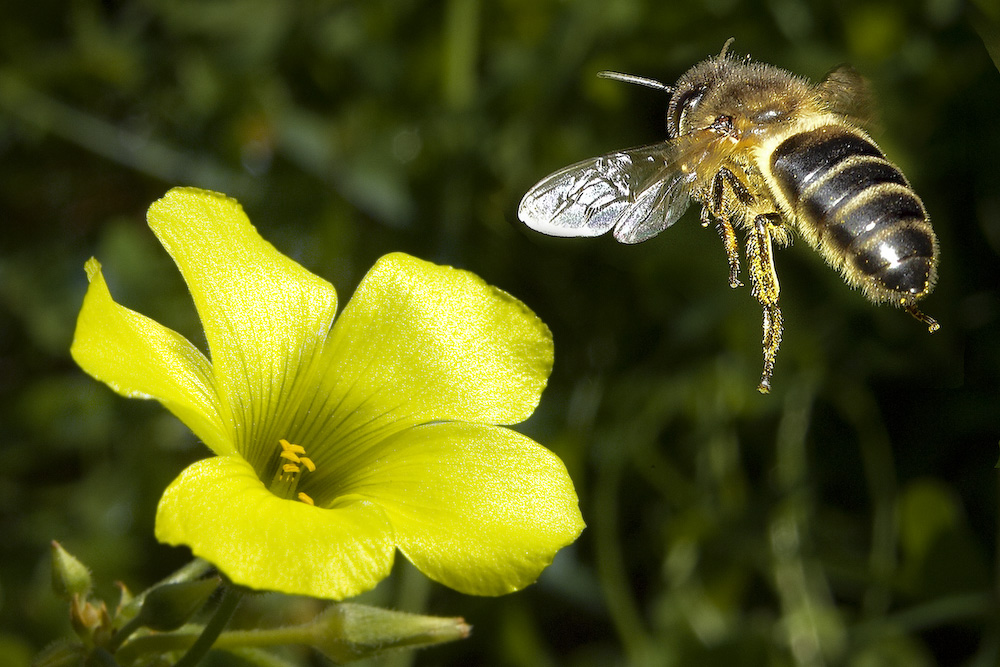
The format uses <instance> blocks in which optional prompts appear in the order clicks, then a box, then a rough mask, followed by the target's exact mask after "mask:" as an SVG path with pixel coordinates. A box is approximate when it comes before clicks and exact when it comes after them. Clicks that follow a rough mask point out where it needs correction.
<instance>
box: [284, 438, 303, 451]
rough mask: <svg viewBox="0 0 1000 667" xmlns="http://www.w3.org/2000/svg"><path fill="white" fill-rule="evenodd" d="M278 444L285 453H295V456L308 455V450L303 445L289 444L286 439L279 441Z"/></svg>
mask: <svg viewBox="0 0 1000 667" xmlns="http://www.w3.org/2000/svg"><path fill="white" fill-rule="evenodd" d="M278 444H279V445H281V449H282V451H284V452H294V453H295V454H305V453H306V448H305V447H303V446H302V445H293V444H292V443H290V442H288V441H287V440H285V439H284V438H282V439H281V440H279V441H278Z"/></svg>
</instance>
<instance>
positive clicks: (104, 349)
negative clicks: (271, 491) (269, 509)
mask: <svg viewBox="0 0 1000 667" xmlns="http://www.w3.org/2000/svg"><path fill="white" fill-rule="evenodd" d="M87 276H88V278H89V279H90V287H89V288H88V289H87V295H86V296H85V297H84V299H83V306H82V307H81V309H80V315H79V317H78V318H77V321H76V332H75V333H74V335H73V345H72V346H71V347H70V354H72V355H73V359H75V360H76V363H78V364H79V365H80V367H81V368H82V369H83V370H84V371H86V372H87V373H89V374H90V375H92V376H93V377H95V378H97V379H98V380H100V381H102V382H104V383H105V384H107V385H108V386H109V387H111V388H112V389H114V390H115V391H116V392H118V393H119V394H122V395H123V396H128V397H129V398H155V399H156V400H158V401H159V402H160V403H162V404H163V405H164V406H166V408H167V409H168V410H170V412H172V413H174V414H175V415H176V416H177V417H178V418H179V419H180V420H181V421H182V422H184V424H186V425H187V427H188V428H190V429H191V430H192V431H194V433H195V435H197V436H198V437H199V438H201V439H202V440H203V441H204V442H205V444H206V445H208V447H209V448H210V449H212V451H214V452H215V453H217V454H226V453H230V452H233V451H234V444H233V441H232V438H231V437H230V436H229V435H228V434H227V433H226V431H225V430H224V428H223V426H222V420H221V418H220V415H219V404H218V398H217V397H216V394H215V387H214V382H213V378H212V367H211V365H210V364H209V363H208V360H207V359H206V358H205V355H203V354H202V353H201V352H199V351H198V349H197V348H196V347H195V346H194V345H192V344H191V343H190V342H188V340H187V339H186V338H184V337H183V336H181V335H180V334H178V333H177V332H175V331H172V330H170V329H168V328H166V327H164V326H163V325H161V324H159V323H157V322H155V321H153V320H151V319H149V318H148V317H146V316H145V315H140V314H139V313H137V312H135V311H133V310H129V309H128V308H125V307H124V306H120V305H119V304H117V303H115V301H114V299H112V298H111V293H110V292H109V291H108V285H107V283H106V282H105V281H104V275H103V274H102V273H101V265H100V263H98V261H97V260H95V259H91V260H90V261H88V262H87Z"/></svg>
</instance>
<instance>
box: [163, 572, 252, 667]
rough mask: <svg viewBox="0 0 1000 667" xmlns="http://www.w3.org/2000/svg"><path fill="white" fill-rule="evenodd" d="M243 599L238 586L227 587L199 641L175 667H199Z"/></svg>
mask: <svg viewBox="0 0 1000 667" xmlns="http://www.w3.org/2000/svg"><path fill="white" fill-rule="evenodd" d="M242 597H243V591H242V590H240V589H239V588H237V587H236V586H232V585H230V586H227V587H226V592H225V593H223V595H222V600H221V601H220V602H219V606H218V608H217V609H216V610H215V614H214V615H213V616H212V619H211V620H210V621H209V622H208V625H206V626H205V629H204V630H203V631H202V633H201V635H200V636H199V637H198V639H196V640H195V642H194V644H192V645H191V648H189V649H188V650H187V653H185V654H184V655H183V656H182V657H181V659H180V660H178V661H177V662H176V663H175V664H174V667H194V666H195V665H197V664H198V663H199V662H200V661H201V659H202V658H203V657H205V654H206V653H208V650H209V649H210V648H212V645H213V644H215V641H216V640H217V639H218V638H219V635H220V634H222V631H223V629H225V627H226V624H227V623H229V619H230V618H232V616H233V612H235V611H236V607H238V606H239V604H240V600H241V599H242Z"/></svg>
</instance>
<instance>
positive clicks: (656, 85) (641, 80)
mask: <svg viewBox="0 0 1000 667" xmlns="http://www.w3.org/2000/svg"><path fill="white" fill-rule="evenodd" d="M597 76H599V77H601V78H602V79H614V80H615V81H624V82H625V83H634V84H636V85H639V86H646V87H647V88H652V89H654V90H662V91H663V92H665V93H672V92H674V87H673V86H668V85H667V84H665V83H661V82H660V81H657V80H656V79H647V78H646V77H644V76H636V75H635V74H622V73H621V72H609V71H607V70H605V71H603V72H598V73H597Z"/></svg>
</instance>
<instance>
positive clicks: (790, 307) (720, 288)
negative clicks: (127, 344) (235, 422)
mask: <svg viewBox="0 0 1000 667" xmlns="http://www.w3.org/2000/svg"><path fill="white" fill-rule="evenodd" d="M984 2H985V0H984ZM997 18H998V17H997V16H996V15H991V14H990V6H988V5H986V4H983V5H982V7H981V8H980V9H978V10H977V9H976V6H975V4H972V5H969V6H968V7H966V6H965V3H962V2H960V1H959V0H922V1H921V2H909V1H904V0H900V1H899V2H888V1H876V2H871V1H868V0H865V1H861V0H848V1H845V2H837V3H805V2H801V1H799V0H747V1H740V0H691V1H689V2H683V3H679V2H662V1H654V0H581V1H576V2H568V1H567V2H546V1H540V0H496V1H494V2H481V1H479V0H446V1H445V2H417V1H416V0H366V1H363V2H362V1H343V2H323V1H321V0H312V1H309V2H288V1H286V0H210V1H207V2H204V1H201V0H197V1H196V0H181V1H176V0H140V1H137V2H128V1H126V0H117V1H116V0H105V1H104V2H98V1H97V0H77V1H74V2H47V1H45V0H41V1H39V2H20V3H9V4H8V5H7V6H5V8H4V10H3V16H2V20H0V424H2V427H3V428H2V432H3V444H2V447H0V663H2V664H4V665H11V666H12V667H17V666H19V665H23V664H26V661H27V656H30V655H31V654H33V653H34V652H35V651H37V650H38V649H39V648H41V647H43V646H44V645H45V644H47V643H48V642H49V641H51V640H53V639H55V638H56V637H58V636H61V635H64V634H65V633H66V632H68V621H67V619H66V610H65V607H64V606H63V605H62V603H60V602H59V601H58V600H57V599H56V598H55V596H54V595H53V594H52V592H51V590H50V588H49V582H48V551H47V549H48V543H49V541H50V540H52V539H57V540H59V541H60V542H61V543H63V544H64V545H65V546H66V547H67V548H68V549H69V550H70V551H71V552H73V553H75V554H76V555H77V556H79V557H80V558H82V559H83V560H84V561H86V562H87V563H88V564H89V565H90V566H91V567H92V568H93V569H94V573H95V576H96V578H97V579H98V580H99V581H101V582H103V583H102V588H101V590H100V592H101V593H102V594H104V595H106V596H107V597H108V598H109V600H113V599H114V589H113V588H112V586H111V582H112V581H114V580H121V581H123V582H125V583H126V584H127V585H128V586H129V587H131V588H133V589H135V590H141V589H142V588H144V587H145V586H147V585H149V584H151V583H152V582H153V581H155V580H157V579H159V578H160V577H162V576H165V575H166V574H168V573H169V572H171V571H172V570H173V569H175V568H176V567H178V566H180V565H181V564H183V563H184V562H185V560H186V557H187V556H186V554H185V553H184V552H183V550H181V549H170V548H167V547H164V546H161V545H159V544H157V543H156V542H155V540H154V539H153V536H152V525H153V512H154V509H155V505H156V502H157V500H158V498H159V494H160V492H161V491H162V490H163V488H165V486H166V485H167V483H169V481H170V480H171V479H172V478H173V477H174V476H175V475H176V474H177V473H178V472H180V471H181V470H182V469H183V468H184V467H185V466H186V465H187V464H188V463H190V462H192V461H194V460H196V459H197V458H200V457H202V456H204V455H205V453H206V450H205V449H204V448H203V447H202V446H201V445H200V444H199V443H198V442H196V441H195V439H194V437H193V436H192V435H191V434H190V433H189V432H187V431H186V429H185V428H184V427H183V426H181V425H180V424H179V423H178V422H177V421H176V420H175V419H174V418H173V417H171V416H170V415H169V414H168V413H167V412H166V411H165V410H164V409H162V408H161V407H160V406H158V405H156V404H148V403H144V402H140V401H128V400H125V399H122V398H119V397H117V396H115V395H113V394H112V393H111V392H110V391H109V390H108V389H107V388H106V387H104V386H103V385H101V384H100V383H98V382H96V381H94V380H92V379H91V378H89V377H87V376H85V375H84V374H83V373H82V372H81V371H80V370H79V369H78V368H77V367H76V366H75V365H74V364H73V362H72V360H71V359H70V357H69V354H68V347H69V342H70V338H71V335H72V331H73V326H74V321H75V316H76V311H77V309H78V307H79V304H80V301H81V299H82V296H83V292H84V289H85V278H84V272H83V263H84V261H85V260H86V259H87V258H88V257H90V256H92V255H96V256H97V257H98V258H99V259H100V260H101V261H102V263H103V264H104V267H105V274H106V275H107V277H108V280H109V282H110V284H111V288H112V292H113V293H114V294H115V296H116V298H117V299H118V300H119V301H121V302H122V303H124V304H126V305H128V306H130V307H132V308H135V309H136V310H139V311H140V312H143V313H146V314H148V315H150V316H153V317H155V318H156V319H158V320H159V321H161V322H164V323H165V324H167V325H169V326H171V327H173V328H175V329H177V330H179V331H181V332H182V333H184V334H185V335H187V336H189V337H191V338H192V339H193V340H199V341H200V340H201V339H200V338H199V336H200V333H199V332H200V327H199V325H198V322H197V319H196V317H195V314H194V309H193V307H192V305H191V303H190V300H189V298H188V295H187V293H186V290H185V287H184V285H183V283H182V281H181V280H180V277H179V276H178V274H177V272H176V270H175V269H174V267H173V265H172V264H171V262H170V260H169V258H168V257H167V255H166V254H165V253H164V252H163V251H162V249H161V248H160V247H159V245H158V244H157V242H156V240H155V239H154V237H153V235H152V233H151V232H150V231H149V230H148V228H147V227H146V226H145V222H144V214H145V210H146V208H147V207H148V206H149V204H150V203H151V202H152V201H153V200H155V199H156V198H158V197H160V196H161V195H162V194H163V193H164V192H165V191H166V190H167V189H169V188H170V187H172V186H174V185H182V184H187V185H197V186H201V187H205V188H212V189H216V190H221V191H224V192H226V193H228V194H230V195H232V196H235V197H237V198H239V199H240V200H241V201H242V203H243V204H244V207H245V208H246V210H247V212H248V213H249V215H250V218H251V220H253V221H254V223H255V224H256V225H257V227H258V229H259V230H260V231H261V233H262V234H263V236H264V237H265V238H267V239H269V240H270V241H272V242H273V243H274V244H275V245H276V246H277V247H278V248H279V249H281V250H282V251H283V252H285V253H287V254H289V255H291V256H292V257H294V258H295V259H296V260H298V261H299V262H301V263H302V264H304V265H305V266H306V267H308V268H309V269H311V270H312V271H314V272H315V273H317V274H319V275H321V276H324V277H325V278H327V279H329V280H330V281H331V282H332V283H333V284H334V285H336V286H337V288H338V290H339V292H340V294H341V295H342V302H346V300H347V296H348V295H349V294H350V293H351V292H352V291H353V289H354V286H355V285H356V284H357V282H358V281H359V280H360V278H361V276H362V275H363V274H364V272H365V271H366V270H367V268H368V267H369V266H370V265H371V264H372V263H373V262H374V260H375V259H376V258H378V257H379V256H381V255H382V254H384V253H386V252H390V251H396V250H401V251H405V252H408V253H411V254H414V255H417V256H419V257H422V258H424V259H428V260H432V261H435V262H439V263H446V264H452V265H455V266H459V267H462V268H465V269H469V270H471V271H474V272H476V273H478V274H479V275H481V276H482V277H484V278H485V279H486V280H487V281H489V282H490V283H492V284H495V285H497V286H499V287H501V288H503V289H505V290H507V291H509V292H511V293H512V294H514V295H515V296H517V297H518V298H520V299H521V300H523V301H525V302H526V303H527V304H528V305H529V306H530V307H531V308H532V309H533V310H535V312H537V313H538V314H539V316H540V317H541V318H542V319H543V320H544V321H545V322H547V323H548V324H549V326H550V327H551V328H552V331H553V334H554V336H555V341H556V365H555V371H554V373H553V376H552V379H551V382H550V386H549V388H548V389H547V391H546V393H545V395H544V396H543V399H542V403H541V406H540V408H539V410H538V411H537V413H536V414H535V416H534V417H532V419H531V420H530V421H529V422H527V423H526V424H524V425H522V426H521V427H520V428H521V430H523V431H524V432H526V433H528V434H529V435H531V436H532V437H534V438H536V439H537V440H539V441H540V442H542V443H543V444H545V445H546V446H548V447H549V448H551V449H553V450H554V451H556V452H557V453H558V454H559V455H560V456H561V457H562V458H563V459H564V460H565V461H566V463H567V466H568V467H569V470H570V473H571V475H572V476H573V478H574V480H575V483H576V485H577V489H578V492H579V494H580V499H581V506H582V510H583V514H584V518H585V519H586V521H587V523H588V528H587V530H586V531H585V532H584V533H583V535H582V536H581V538H580V539H579V541H578V542H577V543H576V544H575V545H573V546H572V547H570V548H568V549H566V550H564V551H563V552H562V553H560V554H559V556H558V557H557V559H556V561H555V562H554V564H553V565H552V567H551V568H550V569H549V570H547V571H546V573H545V574H544V575H543V576H542V578H541V580H540V581H539V582H538V584H536V585H534V586H532V587H530V588H529V589H527V590H525V591H523V592H521V593H517V594H514V595H510V596H507V597H504V598H498V599H486V598H473V597H467V596H462V595H459V594H457V593H454V592H452V591H450V590H448V589H445V588H443V587H441V586H437V585H435V584H430V583H428V582H427V581H425V580H424V579H422V577H420V575H417V574H415V573H414V571H413V570H412V569H411V568H410V567H409V566H408V565H407V564H405V563H403V562H400V563H398V565H397V568H396V571H395V573H394V575H393V577H392V578H391V579H389V580H387V581H385V582H384V583H383V584H381V585H380V586H379V587H378V588H377V589H376V590H375V591H374V592H372V593H371V594H368V595H366V596H364V597H363V598H362V599H363V600H364V601H366V602H370V603H374V604H382V605H387V606H393V607H395V608H402V609H409V610H423V611H426V612H428V613H433V614H439V615H449V616H450V615H461V616H464V617H465V618H466V619H467V620H468V621H469V622H470V623H472V624H473V626H474V631H473V635H472V637H471V638H470V639H468V640H466V641H464V642H460V643H457V644H453V645H449V646H445V647H439V648H435V649H431V650H428V651H425V652H423V653H419V654H416V655H412V656H410V655H404V656H395V657H392V658H389V659H387V660H383V661H381V662H379V663H378V664H386V665H389V664H391V665H405V664H408V663H410V662H413V663H414V664H418V665H515V666H516V665H525V666H528V665H611V664H618V665H733V664H740V665H857V666H867V665H917V666H919V665H934V664H941V665H982V666H984V667H985V666H987V665H989V666H992V665H996V664H998V663H1000V657H998V656H1000V598H998V591H1000V584H998V565H997V564H998V559H997V547H996V542H997V507H998V500H997V498H998V494H997V472H996V470H995V469H994V465H995V463H996V461H997V455H998V448H997V445H998V437H1000V425H998V413H1000V410H998V398H1000V289H998V288H1000V264H998V261H997V260H998V258H997V255H998V252H1000V178H998V177H1000V168H998V166H997V160H998V155H1000V125H998V123H997V109H998V108H1000V74H998V71H997V68H996V66H995V65H994V63H993V61H991V59H990V56H989V52H990V49H994V53H998V52H1000V49H998V48H997V45H998V44H1000V42H997V41H996V37H997V35H998V34H1000V32H998V30H997V29H996V26H997V25H998V24H997V23H996V19H997ZM729 37H735V38H736V41H735V43H734V45H733V47H732V48H733V50H734V51H736V52H737V53H750V54H752V55H753V57H754V58H756V59H759V60H763V61H766V62H770V63H773V64H776V65H779V66H781V67H785V68H787V69H790V70H793V71H794V72H796V73H798V74H801V75H803V76H807V77H809V78H811V79H814V80H816V79H819V78H820V77H822V76H823V74H824V73H825V72H826V71H827V70H828V69H830V68H831V67H833V66H835V65H837V64H839V63H842V62H851V63H852V64H854V65H855V67H857V68H858V69H859V70H860V71H861V72H862V73H863V74H864V75H865V76H867V77H868V78H869V79H870V80H871V82H872V84H873V87H874V90H875V91H876V94H877V97H878V99H879V102H880V110H881V123H880V125H879V127H878V128H877V129H876V131H875V133H874V135H875V137H876V139H877V140H878V141H879V143H880V145H881V146H882V148H883V150H884V151H885V152H886V153H887V154H888V155H889V157H890V158H891V159H892V160H894V161H895V162H896V163H897V164H898V165H899V166H900V167H901V168H902V170H903V171H904V173H906V174H907V176H908V177H909V179H910V180H911V182H912V183H913V185H914V187H915V189H916V190H917V192H918V193H919V194H920V195H921V196H922V198H923V200H924V203H925V205H926V207H927V209H928V211H929V212H930V214H931V217H932V219H933V221H934V225H935V228H936V230H937V233H938V236H939V238H940V241H941V253H942V261H941V271H940V282H939V284H938V287H937V290H936V291H935V293H934V294H933V295H932V296H931V297H930V298H928V299H927V300H926V301H925V302H924V304H923V305H924V309H925V311H926V312H927V313H928V314H930V315H933V316H934V317H935V318H937V319H938V320H939V321H940V323H941V325H942V328H941V331H940V332H938V333H936V334H934V335H933V336H931V335H928V334H927V332H926V330H925V328H924V327H922V326H921V325H920V324H918V323H917V322H915V321H913V320H912V319H911V318H910V317H908V316H907V315H905V314H904V313H901V312H899V311H897V310H894V309H892V308H884V307H882V308H879V307H874V306H872V305H870V304H869V303H868V302H866V301H865V300H864V298H863V297H862V296H861V295H860V294H859V293H858V292H855V291H852V290H850V289H849V288H848V287H846V286H845V284H844V283H843V281H842V279H841V278H840V277H839V276H838V275H837V274H836V273H835V272H834V271H832V270H830V269H829V268H828V267H827V266H825V265H824V263H823V262H822V260H821V259H820V258H819V257H818V255H816V253H814V252H813V251H811V250H810V249H809V248H808V247H807V246H806V245H805V244H804V243H801V242H799V243H797V244H795V245H793V246H792V247H791V248H789V249H786V250H782V251H779V252H778V253H777V259H776V261H777V265H778V274H779V277H780V279H781V285H782V305H783V311H784V314H785V324H786V333H785V340H784V343H783V345H782V350H781V353H780V354H779V357H778V363H777V369H776V373H775V380H774V386H773V392H772V394H771V395H769V396H761V395H759V394H758V393H757V392H756V390H755V388H756V384H757V380H758V377H759V369H760V308H759V306H758V304H757V303H756V302H755V301H754V299H753V298H752V297H751V296H750V294H749V290H748V289H747V288H742V289H739V290H731V289H730V288H729V287H728V286H727V282H726V280H727V268H726V259H725V253H724V252H723V250H722V248H721V244H720V242H719V239H718V237H717V235H716V234H715V233H714V232H713V231H712V230H710V229H709V230H705V229H702V228H701V227H700V226H699V225H698V219H697V212H696V211H690V212H689V213H688V214H687V216H686V217H685V218H684V219H682V221H681V222H680V223H679V224H677V225H676V226H675V227H673V228H672V229H670V230H668V232H666V233H664V234H663V235H661V236H660V237H658V238H656V239H654V240H653V241H651V242H649V243H647V244H644V245H641V246H634V247H624V246H619V245H616V244H615V242H614V241H613V240H612V239H610V238H600V239H586V240H583V239H574V240H565V239H551V238H546V237H542V236H541V235H538V234H536V233H533V232H530V231H528V230H526V229H524V228H523V227H522V226H521V225H520V223H518V222H517V220H516V216H515V210H516V207H517V203H518V201H519V199H520V197H521V195H522V194H523V193H524V192H525V191H526V190H527V189H528V188H529V187H530V186H531V185H532V184H533V183H534V182H535V181H537V180H538V179H540V178H541V177H542V176H544V175H546V174H548V173H550V172H551V171H553V170H555V169H557V168H559V167H562V166H564V165H567V164H570V163H572V162H575V161H578V160H581V159H583V158H586V157H591V156H595V155H598V154H601V153H605V152H608V151H611V150H614V149H618V148H624V147H628V146H632V145H637V144H644V143H650V142H652V141H656V140H659V139H660V138H662V137H663V136H664V120H663V118H664V111H665V107H666V102H667V100H666V99H665V97H664V96H663V95H662V94H659V93H657V92H655V91H652V90H647V89H643V88H638V87H634V86H626V85H623V84H620V83H617V82H613V81H605V80H599V79H597V78H595V73H596V72H597V71H599V70H601V69H615V70H620V71H624V72H630V73H635V74H640V75H644V76H649V77H654V78H658V79H661V80H664V81H667V82H671V81H673V80H674V79H676V78H677V77H678V76H679V75H680V74H681V73H682V72H683V71H685V70H686V69H687V68H688V67H689V66H691V65H693V64H694V63H695V62H697V61H699V60H701V59H703V58H705V57H707V56H710V55H713V54H716V53H718V51H719V49H720V48H721V47H722V44H723V42H724V41H725V40H726V39H727V38H729ZM984 40H985V41H986V44H984ZM402 560H403V559H400V561H402ZM254 604H255V605H256V607H255V610H256V611H255V613H257V614H259V616H260V618H261V619H262V620H261V622H262V623H274V622H280V621H282V620H287V619H288V618H290V617H292V616H293V615H294V614H297V613H299V612H301V611H302V610H303V609H306V608H308V607H309V605H310V604H312V603H310V602H309V601H305V600H301V601H291V603H290V602H289V601H288V600H285V599H281V598H278V597H277V596H273V597H268V596H265V597H263V598H260V599H258V600H256V601H255V602H254ZM248 622H252V619H251V621H248ZM291 655H298V656H299V657H300V658H301V660H302V664H311V663H316V664H321V661H319V659H318V658H315V656H311V655H310V654H309V653H308V652H302V653H292V654H291ZM214 664H226V665H228V664H245V663H241V662H239V661H238V660H236V659H234V658H226V657H216V658H214Z"/></svg>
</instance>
